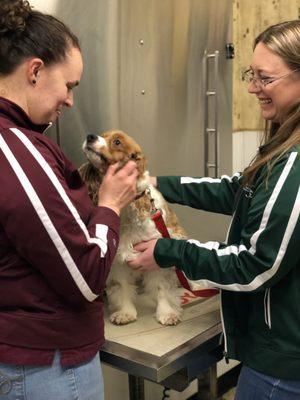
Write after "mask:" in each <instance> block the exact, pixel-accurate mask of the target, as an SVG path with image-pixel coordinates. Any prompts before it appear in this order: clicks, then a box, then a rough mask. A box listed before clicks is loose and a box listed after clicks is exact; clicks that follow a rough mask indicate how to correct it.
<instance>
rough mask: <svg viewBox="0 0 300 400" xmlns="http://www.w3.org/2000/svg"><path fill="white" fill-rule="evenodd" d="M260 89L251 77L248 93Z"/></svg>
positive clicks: (256, 91)
mask: <svg viewBox="0 0 300 400" xmlns="http://www.w3.org/2000/svg"><path fill="white" fill-rule="evenodd" d="M260 91H261V87H260V85H259V84H258V83H257V82H256V81H255V80H254V79H253V81H251V82H250V83H249V85H248V93H253V94H254V93H258V92H260Z"/></svg>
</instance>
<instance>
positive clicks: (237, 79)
mask: <svg viewBox="0 0 300 400" xmlns="http://www.w3.org/2000/svg"><path fill="white" fill-rule="evenodd" d="M299 14H300V0H233V42H234V45H235V58H234V60H233V131H235V132H236V131H246V130H247V131H249V130H260V129H262V128H263V121H262V119H261V118H260V108H259V105H258V102H257V100H256V98H255V96H253V95H250V94H249V93H248V92H247V84H245V83H243V82H242V80H241V73H242V71H243V69H245V68H247V66H249V64H250V62H251V55H252V45H253V40H254V38H255V37H256V36H257V35H258V34H259V33H260V32H262V31H263V30H264V29H265V28H266V27H268V26H269V25H272V24H276V23H278V22H283V21H287V20H291V19H297V18H299V17H300V15H299Z"/></svg>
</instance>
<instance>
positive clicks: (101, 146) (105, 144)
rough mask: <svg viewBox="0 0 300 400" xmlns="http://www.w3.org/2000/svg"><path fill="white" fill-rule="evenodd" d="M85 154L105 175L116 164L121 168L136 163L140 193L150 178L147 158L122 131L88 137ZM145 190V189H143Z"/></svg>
mask: <svg viewBox="0 0 300 400" xmlns="http://www.w3.org/2000/svg"><path fill="white" fill-rule="evenodd" d="M82 148H83V152H84V153H85V155H86V157H87V159H88V160H89V162H90V163H91V164H92V165H93V166H94V167H95V168H96V169H97V170H99V172H100V174H101V175H104V174H105V173H106V171H107V168H108V167H109V165H111V164H115V163H116V162H119V163H120V167H122V166H123V165H124V164H126V163H127V161H129V160H132V161H135V162H136V164H137V168H138V172H139V174H138V192H140V191H141V189H142V187H141V186H144V185H145V183H143V184H142V185H141V182H142V181H143V182H144V181H145V179H146V178H147V177H148V175H147V172H146V171H145V168H146V160H145V156H144V155H143V154H142V150H141V148H140V146H139V145H138V144H137V143H136V141H135V140H133V139H132V137H130V136H129V135H127V134H126V133H125V132H122V131H120V130H111V131H107V132H104V133H103V134H102V135H101V136H97V135H88V136H87V138H86V140H85V142H84V143H83V146H82ZM143 190H144V189H143Z"/></svg>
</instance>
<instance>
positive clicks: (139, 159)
mask: <svg viewBox="0 0 300 400" xmlns="http://www.w3.org/2000/svg"><path fill="white" fill-rule="evenodd" d="M132 159H133V160H134V161H135V162H136V163H137V169H138V171H139V175H140V176H142V175H143V174H144V172H145V170H146V157H145V156H144V154H138V155H136V157H135V159H134V158H132Z"/></svg>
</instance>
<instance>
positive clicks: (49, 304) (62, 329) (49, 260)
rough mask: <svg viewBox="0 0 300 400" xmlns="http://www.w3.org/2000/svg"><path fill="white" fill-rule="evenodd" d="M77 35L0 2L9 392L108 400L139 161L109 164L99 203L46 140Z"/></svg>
mask: <svg viewBox="0 0 300 400" xmlns="http://www.w3.org/2000/svg"><path fill="white" fill-rule="evenodd" d="M82 69H83V63H82V57H81V52H80V47H79V43H78V39H77V37H76V36H75V35H74V34H73V33H72V32H71V31H70V29H69V28H68V27H67V26H66V25H65V24H64V23H63V22H61V21H59V20H58V19H56V18H54V17H52V16H50V15H45V14H43V13H40V12H38V11H34V10H32V9H31V7H30V5H29V3H28V2H27V1H24V0H1V1H0V96H1V97H0V171H1V173H0V187H1V195H0V293H1V296H0V397H3V398H5V399H7V400H16V399H25V398H26V399H30V400H41V399H43V400H53V399H63V400H75V399H80V400H84V399H86V400H87V399H89V400H100V399H103V398H104V391H103V382H102V374H101V366H100V361H99V353H98V352H99V349H100V347H101V345H102V343H103V342H104V326H103V325H104V322H103V291H104V287H105V281H106V278H107V275H108V273H109V270H110V266H111V264H112V261H113V258H114V256H115V253H116V250H117V246H118V241H119V214H120V210H121V208H122V207H124V206H125V205H126V204H127V203H129V202H130V201H132V200H133V199H134V197H135V195H136V188H135V187H136V177H137V170H136V165H135V163H134V162H129V163H128V164H126V165H125V166H124V167H123V168H122V169H119V168H118V166H117V165H113V166H111V167H110V168H109V170H108V172H107V174H106V176H105V178H104V180H103V183H102V185H101V187H100V189H99V203H98V207H94V206H93V205H92V203H91V201H90V199H89V197H88V193H87V189H86V187H85V185H84V183H83V182H82V180H81V178H80V176H79V174H78V172H77V170H76V168H75V167H74V166H73V165H72V163H71V162H70V161H69V160H68V159H67V157H66V156H65V155H64V154H63V152H62V151H61V150H60V148H59V147H58V146H57V145H56V144H55V143H53V142H52V141H51V140H50V139H49V138H47V137H45V136H44V135H43V132H44V131H45V130H46V129H47V127H48V126H49V125H50V124H51V123H52V122H54V121H55V120H56V119H57V117H58V116H59V115H60V114H61V112H62V110H63V108H64V107H71V106H72V105H73V89H74V88H75V87H76V86H77V85H78V84H79V81H80V78H81V74H82Z"/></svg>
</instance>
